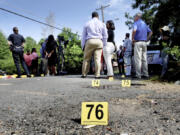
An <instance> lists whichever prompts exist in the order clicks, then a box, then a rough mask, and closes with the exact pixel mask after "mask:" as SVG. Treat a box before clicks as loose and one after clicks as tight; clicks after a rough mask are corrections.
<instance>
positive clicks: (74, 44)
mask: <svg viewBox="0 0 180 135" xmlns="http://www.w3.org/2000/svg"><path fill="white" fill-rule="evenodd" d="M59 35H60V36H64V38H65V40H69V43H68V45H67V47H66V48H64V54H65V69H66V70H67V71H68V72H69V73H80V72H81V66H82V61H83V51H82V49H81V45H80V44H81V42H80V38H79V36H78V34H77V33H72V32H71V29H69V28H64V29H63V31H62V32H61V33H60V34H59Z"/></svg>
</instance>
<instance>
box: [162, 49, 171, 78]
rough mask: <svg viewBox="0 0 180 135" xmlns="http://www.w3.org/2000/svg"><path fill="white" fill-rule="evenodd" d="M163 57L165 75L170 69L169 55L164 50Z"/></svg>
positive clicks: (163, 73)
mask: <svg viewBox="0 0 180 135" xmlns="http://www.w3.org/2000/svg"><path fill="white" fill-rule="evenodd" d="M161 57H162V72H161V77H164V75H165V73H166V72H167V70H168V61H169V55H168V54H167V53H166V52H164V51H162V54H161Z"/></svg>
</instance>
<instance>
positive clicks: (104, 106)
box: [81, 102, 108, 125]
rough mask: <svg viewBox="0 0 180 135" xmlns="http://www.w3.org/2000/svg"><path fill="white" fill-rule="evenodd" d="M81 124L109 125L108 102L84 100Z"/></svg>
mask: <svg viewBox="0 0 180 135" xmlns="http://www.w3.org/2000/svg"><path fill="white" fill-rule="evenodd" d="M81 125H108V103H107V102H83V103H82V108H81Z"/></svg>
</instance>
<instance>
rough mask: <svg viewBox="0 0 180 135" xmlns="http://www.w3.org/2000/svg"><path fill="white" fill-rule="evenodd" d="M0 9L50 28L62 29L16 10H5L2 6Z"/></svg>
mask: <svg viewBox="0 0 180 135" xmlns="http://www.w3.org/2000/svg"><path fill="white" fill-rule="evenodd" d="M0 10H3V11H5V12H8V13H11V14H14V15H17V16H20V17H23V18H25V19H28V20H31V21H34V22H37V23H40V24H43V25H46V26H49V27H52V28H54V29H57V30H60V31H62V30H63V29H61V28H59V27H56V26H53V25H50V24H47V23H44V22H41V21H39V20H35V19H33V18H30V17H27V16H25V15H22V14H19V13H16V12H13V11H10V10H7V9H4V8H0Z"/></svg>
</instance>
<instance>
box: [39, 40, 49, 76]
mask: <svg viewBox="0 0 180 135" xmlns="http://www.w3.org/2000/svg"><path fill="white" fill-rule="evenodd" d="M46 43H47V39H46V40H45V41H44V42H43V43H42V44H41V48H40V53H41V71H42V73H43V74H44V76H46V75H47V72H48V66H47V62H48V60H47V59H46V58H45V49H46Z"/></svg>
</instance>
